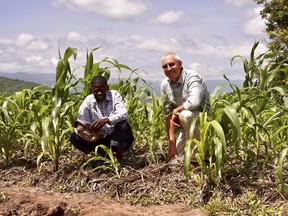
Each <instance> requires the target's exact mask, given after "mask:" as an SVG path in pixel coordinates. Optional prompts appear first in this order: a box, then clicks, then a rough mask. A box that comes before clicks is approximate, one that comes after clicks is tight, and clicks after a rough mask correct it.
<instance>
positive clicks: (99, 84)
mask: <svg viewBox="0 0 288 216" xmlns="http://www.w3.org/2000/svg"><path fill="white" fill-rule="evenodd" d="M90 89H91V92H92V93H93V95H94V97H95V99H96V101H97V102H98V103H100V102H102V101H104V100H105V99H106V94H107V91H108V89H109V86H108V84H107V80H106V79H105V78H104V77H103V76H95V77H93V79H92V81H91V86H90Z"/></svg>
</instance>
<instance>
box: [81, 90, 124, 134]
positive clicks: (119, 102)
mask: <svg viewBox="0 0 288 216" xmlns="http://www.w3.org/2000/svg"><path fill="white" fill-rule="evenodd" d="M106 117H107V118H109V120H110V124H105V125H104V127H103V128H102V129H101V133H103V134H106V135H107V134H111V133H112V132H113V130H114V125H115V124H116V123H118V122H120V121H122V120H125V119H127V118H128V114H127V109H126V107H125V104H124V101H123V98H122V96H121V95H120V93H119V92H118V91H116V90H108V92H107V95H106V99H105V100H104V101H102V102H101V103H97V101H96V99H95V97H94V95H93V94H90V95H88V96H87V97H86V98H85V99H84V101H83V102H82V104H81V106H80V108H79V111H78V117H77V120H76V121H79V122H86V123H87V124H92V123H93V122H94V121H95V120H97V119H103V118H106Z"/></svg>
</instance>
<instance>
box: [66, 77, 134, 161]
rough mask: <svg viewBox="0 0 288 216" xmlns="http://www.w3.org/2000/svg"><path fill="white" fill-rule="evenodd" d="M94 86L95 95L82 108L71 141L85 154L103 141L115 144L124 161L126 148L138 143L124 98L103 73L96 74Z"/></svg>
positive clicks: (119, 157) (85, 100)
mask: <svg viewBox="0 0 288 216" xmlns="http://www.w3.org/2000/svg"><path fill="white" fill-rule="evenodd" d="M90 88H91V92H92V94H90V95H88V96H87V97H86V98H85V99H84V101H83V102H82V104H81V106H80V108H79V111H78V117H77V119H76V121H75V124H74V126H75V132H74V133H73V134H72V135H71V136H70V142H71V143H72V144H73V145H74V146H75V147H76V148H78V149H79V150H81V151H82V152H84V153H85V154H88V153H90V152H92V151H94V150H95V147H96V146H98V145H100V144H103V145H105V146H107V147H108V148H110V147H111V148H112V150H113V151H114V152H116V158H117V159H118V160H119V161H121V160H122V157H123V156H122V154H123V151H125V150H127V149H129V148H130V147H131V146H132V144H133V142H134V136H133V134H132V130H131V127H130V125H129V124H128V122H127V118H128V114H127V110H126V108H125V105H124V101H123V98H122V96H121V95H120V94H119V92H118V91H116V90H109V86H108V84H107V80H106V79H105V78H104V77H103V76H95V77H94V78H93V79H92V81H91V87H90ZM99 149H100V148H99ZM100 153H102V154H103V152H100Z"/></svg>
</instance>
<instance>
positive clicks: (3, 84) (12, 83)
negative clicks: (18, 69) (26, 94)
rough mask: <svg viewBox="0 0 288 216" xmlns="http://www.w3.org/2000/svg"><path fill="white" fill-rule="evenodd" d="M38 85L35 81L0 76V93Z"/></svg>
mask: <svg viewBox="0 0 288 216" xmlns="http://www.w3.org/2000/svg"><path fill="white" fill-rule="evenodd" d="M39 85H40V84H39V83H35V82H26V81H23V80H20V79H11V78H7V77H0V94H2V93H4V94H7V95H11V94H14V93H15V92H18V91H21V90H22V89H31V88H33V87H36V86H39Z"/></svg>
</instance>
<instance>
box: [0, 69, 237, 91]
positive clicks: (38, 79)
mask: <svg viewBox="0 0 288 216" xmlns="http://www.w3.org/2000/svg"><path fill="white" fill-rule="evenodd" d="M0 76H2V77H8V78H12V79H19V80H24V81H27V82H34V83H40V84H46V85H49V86H51V85H53V84H55V74H53V73H39V74H35V73H25V72H17V73H3V72H0ZM230 81H231V83H233V84H235V85H237V86H239V87H240V86H241V85H242V83H243V81H242V80H230ZM115 82H117V80H116V79H115V80H114V79H113V80H112V83H115ZM151 82H153V81H151ZM206 83H207V86H208V90H209V91H210V93H212V92H213V91H214V90H215V88H216V87H217V86H219V85H221V84H227V85H228V82H227V81H226V80H224V79H223V80H206ZM160 84H161V82H159V81H156V82H153V84H152V85H151V87H152V88H153V90H154V91H155V92H156V93H157V94H160ZM230 91H231V88H230V87H229V86H228V87H227V88H223V89H221V90H220V92H230Z"/></svg>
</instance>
